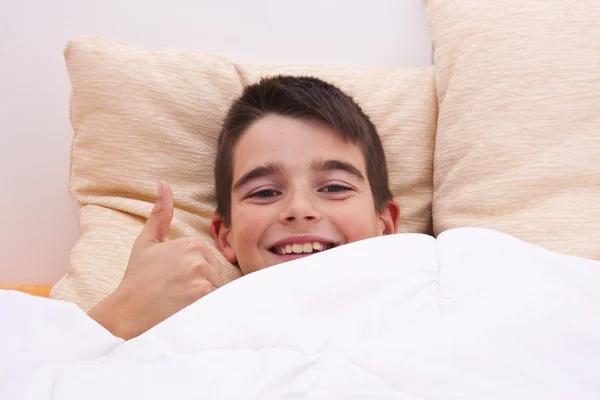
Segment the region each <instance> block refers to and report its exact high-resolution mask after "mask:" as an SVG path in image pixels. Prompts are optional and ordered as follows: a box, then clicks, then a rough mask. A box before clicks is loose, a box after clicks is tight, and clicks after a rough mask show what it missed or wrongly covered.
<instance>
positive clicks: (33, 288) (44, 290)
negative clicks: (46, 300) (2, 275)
mask: <svg viewBox="0 0 600 400" xmlns="http://www.w3.org/2000/svg"><path fill="white" fill-rule="evenodd" d="M0 289H4V290H18V291H19V292H24V293H28V294H31V295H33V296H39V297H49V296H50V290H51V289H52V285H41V284H34V285H26V284H23V285H20V284H14V285H2V284H0Z"/></svg>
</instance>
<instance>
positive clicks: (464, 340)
mask: <svg viewBox="0 0 600 400" xmlns="http://www.w3.org/2000/svg"><path fill="white" fill-rule="evenodd" d="M599 284H600V262H598V261H593V260H588V259H583V258H577V257H572V256H567V255H561V254H557V253H553V252H551V251H548V250H545V249H543V248H540V247H537V246H534V245H532V244H529V243H526V242H523V241H520V240H518V239H516V238H514V237H511V236H508V235H505V234H503V233H501V232H496V231H491V230H487V229H481V228H459V229H453V230H450V231H447V232H444V233H442V234H441V235H440V236H439V237H438V238H437V239H434V238H432V237H429V236H426V235H419V234H398V235H392V236H384V237H379V238H373V239H368V240H364V241H361V242H358V243H354V244H349V245H345V246H342V247H339V248H335V249H332V250H329V251H327V252H324V253H320V254H316V255H312V256H310V257H308V258H305V259H300V260H295V261H292V262H288V263H285V264H281V265H278V266H275V267H271V268H268V269H266V270H263V271H259V272H257V273H254V274H250V275H248V276H246V277H243V278H241V279H239V280H237V281H234V282H232V283H231V284H229V285H227V286H225V287H223V288H221V289H219V290H218V291H216V292H214V293H212V294H210V295H209V296H206V297H205V298H203V299H201V300H199V301H198V302H196V303H194V304H193V305H191V306H189V307H187V308H185V309H184V310H182V311H181V312H179V313H177V314H175V315H174V316H172V317H171V318H169V319H168V320H166V321H164V322H163V323H161V324H160V325H158V326H156V327H155V328H153V329H151V330H150V331H148V332H146V333H145V334H143V335H141V336H140V337H138V338H136V339H133V340H130V341H127V342H124V341H122V340H120V339H117V338H115V337H113V336H112V335H110V334H109V333H108V332H106V331H105V330H104V329H103V328H102V327H100V326H99V325H97V324H96V323H95V322H94V321H92V320H91V319H89V318H88V317H87V316H86V315H85V313H83V312H82V311H81V310H79V309H78V308H77V307H75V306H73V305H70V304H67V303H64V302H60V301H56V300H51V299H42V298H37V297H33V296H28V295H26V294H22V293H18V292H11V291H2V292H0V313H1V314H2V322H1V323H2V329H1V332H0V343H1V345H2V353H3V354H2V357H1V358H0V399H54V400H74V399H82V398H85V399H110V400H116V399H133V398H139V399H142V398H143V399H164V398H177V399H290V398H303V399H484V398H485V399H509V398H510V399H571V398H576V399H599V398H600V372H599V371H600V289H599V288H598V287H599Z"/></svg>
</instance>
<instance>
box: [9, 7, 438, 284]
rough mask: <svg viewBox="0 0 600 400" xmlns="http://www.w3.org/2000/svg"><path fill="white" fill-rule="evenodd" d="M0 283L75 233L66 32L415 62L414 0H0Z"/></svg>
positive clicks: (322, 57) (227, 49)
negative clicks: (69, 187) (69, 188)
mask: <svg viewBox="0 0 600 400" xmlns="http://www.w3.org/2000/svg"><path fill="white" fill-rule="evenodd" d="M0 4H1V7H0V9H1V10H2V15H1V16H0V151H1V153H0V182H1V184H2V187H1V191H0V224H1V225H0V226H1V227H2V228H1V229H0V284H1V283H15V282H26V283H38V282H41V283H54V282H55V281H56V280H58V278H59V277H60V276H61V275H62V274H63V273H64V271H65V269H66V265H67V262H68V257H69V251H70V248H71V246H72V245H73V244H74V243H75V241H76V240H77V237H78V234H79V225H78V219H77V209H76V206H75V204H74V202H73V201H72V200H71V198H70V197H69V194H68V192H67V179H68V166H69V150H70V140H71V126H70V123H69V119H68V115H69V114H68V102H69V90H70V89H69V81H68V76H67V74H66V71H65V67H64V62H63V58H62V51H63V48H64V45H65V43H66V42H67V40H69V39H72V38H75V37H78V36H99V37H103V38H106V39H112V40H118V41H121V42H125V43H128V44H131V45H134V46H137V47H139V48H141V49H148V50H151V49H159V48H178V49H184V50H197V51H203V52H212V53H219V54H223V55H228V56H230V57H232V58H234V59H237V60H240V61H249V62H260V63H268V62H274V63H287V62H293V63H304V64H320V65H330V66H350V67H379V66H392V65H399V66H407V67H414V66H424V65H429V64H430V61H431V40H430V36H429V31H428V28H427V24H426V20H425V14H424V10H423V6H422V4H421V0H370V1H361V0H349V1H342V0H304V1H289V0H254V1H252V0H249V1H248V0H221V1H206V0H195V1H193V0H173V1H170V2H167V1H159V0H104V1H81V0H56V1H47V0H19V1H11V0H0Z"/></svg>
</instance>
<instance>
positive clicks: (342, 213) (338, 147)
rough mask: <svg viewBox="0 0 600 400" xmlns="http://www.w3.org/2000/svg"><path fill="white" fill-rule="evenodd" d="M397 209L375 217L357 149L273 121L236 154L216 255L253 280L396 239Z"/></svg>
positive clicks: (289, 121)
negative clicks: (269, 270) (370, 241)
mask: <svg viewBox="0 0 600 400" xmlns="http://www.w3.org/2000/svg"><path fill="white" fill-rule="evenodd" d="M398 217H399V208H398V205H397V203H396V202H390V203H389V204H388V206H387V207H386V208H385V210H384V211H383V213H381V214H379V213H377V211H376V210H375V204H374V200H373V195H372V194H371V187H370V185H369V182H368V180H367V170H366V165H365V159H364V157H363V154H362V151H361V149H360V148H359V147H357V146H355V145H353V144H351V143H346V142H345V141H344V140H343V139H342V138H341V137H340V136H339V135H338V134H336V133H335V132H334V131H333V130H332V129H331V128H329V127H328V126H327V125H326V124H323V123H320V122H316V121H309V120H300V119H295V118H289V117H282V116H277V115H269V116H267V117H265V118H263V119H261V120H259V121H257V122H255V123H254V124H253V125H251V126H250V127H249V128H248V130H247V131H246V132H245V133H244V134H243V135H242V136H241V137H240V139H239V140H238V142H237V144H236V146H235V148H234V152H233V187H232V191H231V224H230V226H225V224H224V223H223V222H222V220H221V219H220V217H219V216H216V217H215V219H214V220H213V234H214V236H215V240H216V242H217V247H218V248H219V250H220V251H221V252H222V253H223V255H224V256H225V257H226V258H227V260H228V261H230V262H232V263H233V262H236V261H237V262H238V264H239V266H240V268H241V270H242V272H243V273H244V274H248V273H251V272H254V271H257V270H260V269H262V268H266V267H269V266H272V265H275V264H279V263H282V262H285V261H289V260H293V259H297V258H300V257H306V256H308V255H310V254H314V253H316V252H318V251H323V250H327V249H329V248H331V247H336V246H340V245H343V244H346V243H351V242H356V241H358V240H361V239H366V238H370V237H374V236H380V235H384V234H391V233H396V232H397V226H398Z"/></svg>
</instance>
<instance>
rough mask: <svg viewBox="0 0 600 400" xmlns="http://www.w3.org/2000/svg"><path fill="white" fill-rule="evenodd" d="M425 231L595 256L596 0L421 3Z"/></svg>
mask: <svg viewBox="0 0 600 400" xmlns="http://www.w3.org/2000/svg"><path fill="white" fill-rule="evenodd" d="M425 5H426V11H427V15H428V18H429V22H430V26H431V29H432V35H433V41H434V48H435V66H436V71H435V79H436V88H437V94H438V99H439V120H438V132H437V136H436V150H435V163H434V165H435V168H434V200H433V220H434V231H435V233H436V234H439V233H440V232H442V231H444V230H447V229H450V228H454V227H460V226H480V227H487V228H492V229H496V230H500V231H503V232H506V233H509V234H512V235H515V236H517V237H519V238H521V239H524V240H526V241H529V242H532V243H535V244H538V245H541V246H543V247H546V248H548V249H551V250H554V251H558V252H562V253H568V254H572V255H577V256H582V257H588V258H593V259H600V2H592V1H589V2H585V1H574V0H566V1H522V0H495V1H473V0H455V1H445V0H426V1H425Z"/></svg>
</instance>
